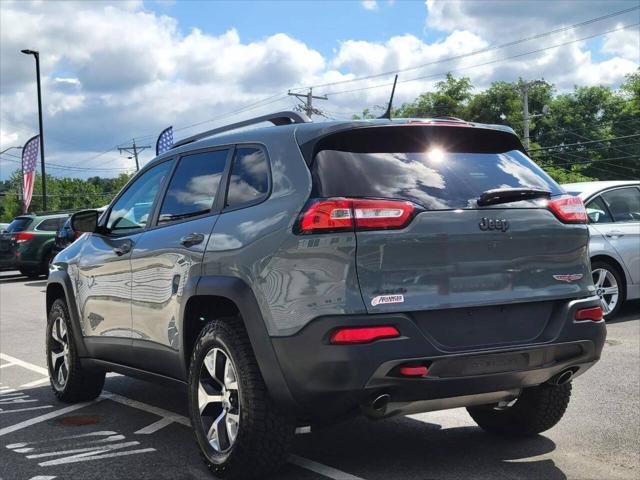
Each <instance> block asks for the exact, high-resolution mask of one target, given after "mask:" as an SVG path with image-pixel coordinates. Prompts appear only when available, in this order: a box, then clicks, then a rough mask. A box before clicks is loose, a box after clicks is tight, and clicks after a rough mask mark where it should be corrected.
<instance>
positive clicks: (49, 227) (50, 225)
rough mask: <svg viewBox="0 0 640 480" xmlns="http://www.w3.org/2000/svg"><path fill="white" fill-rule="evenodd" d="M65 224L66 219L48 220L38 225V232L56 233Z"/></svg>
mask: <svg viewBox="0 0 640 480" xmlns="http://www.w3.org/2000/svg"><path fill="white" fill-rule="evenodd" d="M64 222H65V218H47V219H46V220H43V221H42V222H40V223H39V224H38V226H37V227H36V230H39V231H41V232H56V231H58V229H59V228H60V227H61V226H62V225H63V224H64Z"/></svg>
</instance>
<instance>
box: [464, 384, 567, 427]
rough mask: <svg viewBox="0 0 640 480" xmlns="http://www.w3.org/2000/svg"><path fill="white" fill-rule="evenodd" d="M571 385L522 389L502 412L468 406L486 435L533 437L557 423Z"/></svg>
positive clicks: (485, 407)
mask: <svg viewBox="0 0 640 480" xmlns="http://www.w3.org/2000/svg"><path fill="white" fill-rule="evenodd" d="M570 398H571V383H565V384H564V385H547V384H545V385H540V386H538V387H531V388H525V389H524V390H523V391H522V393H521V394H520V397H518V400H517V401H516V403H515V404H513V405H512V406H511V407H508V408H506V409H504V410H496V409H495V408H494V406H493V405H482V406H479V407H469V408H467V411H468V412H469V415H471V418H473V420H474V421H475V422H476V423H477V424H478V426H479V427H480V428H482V429H484V430H486V431H488V432H493V433H499V434H506V435H515V436H533V435H537V434H539V433H541V432H544V431H546V430H549V429H550V428H551V427H553V426H554V425H555V424H556V423H558V422H559V421H560V419H561V418H562V416H563V415H564V412H565V411H566V410H567V406H568V405H569V399H570Z"/></svg>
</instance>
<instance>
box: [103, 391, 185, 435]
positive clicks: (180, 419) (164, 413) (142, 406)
mask: <svg viewBox="0 0 640 480" xmlns="http://www.w3.org/2000/svg"><path fill="white" fill-rule="evenodd" d="M102 397H103V398H108V399H109V400H113V401H114V402H118V403H121V404H123V405H127V406H129V407H133V408H137V409H138V410H143V411H145V412H147V413H153V414H154V415H158V416H159V417H163V418H167V419H170V420H171V421H172V422H176V423H179V424H181V425H185V426H187V427H191V421H190V420H189V419H188V418H187V417H185V416H184V415H180V414H178V413H173V412H170V411H169V410H165V409H164V408H160V407H156V406H154V405H149V404H148V403H144V402H139V401H138V400H133V399H131V398H128V397H123V396H122V395H118V394H117V393H112V392H107V391H105V392H104V393H103V394H102ZM167 425H168V424H167Z"/></svg>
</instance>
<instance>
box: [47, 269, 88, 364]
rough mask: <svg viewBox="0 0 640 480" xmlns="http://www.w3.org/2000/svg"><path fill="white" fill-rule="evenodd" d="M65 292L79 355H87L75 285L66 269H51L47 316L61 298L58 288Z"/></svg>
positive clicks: (48, 284)
mask: <svg viewBox="0 0 640 480" xmlns="http://www.w3.org/2000/svg"><path fill="white" fill-rule="evenodd" d="M60 288H61V289H62V291H63V292H64V300H65V301H66V303H67V310H68V311H69V319H70V321H71V324H72V331H73V340H74V343H75V346H76V351H77V352H78V356H80V357H86V356H88V354H87V348H86V346H85V343H84V336H83V335H82V327H81V325H80V314H79V310H78V305H77V303H76V298H75V295H74V293H73V287H72V284H71V278H70V277H69V274H68V273H67V272H65V271H64V270H60V269H56V270H51V271H49V279H48V281H47V301H46V312H45V314H46V317H45V318H48V317H49V310H50V309H51V305H52V304H53V302H54V301H55V300H56V299H57V298H59V295H57V292H56V290H60Z"/></svg>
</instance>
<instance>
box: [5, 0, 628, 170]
mask: <svg viewBox="0 0 640 480" xmlns="http://www.w3.org/2000/svg"><path fill="white" fill-rule="evenodd" d="M638 5H639V2H638V1H637V0H629V1H626V0H609V1H589V0H577V1H495V2H492V1H471V0H467V1H454V0H448V1H443V0H427V1H426V2H424V1H422V0H421V1H408V0H396V1H390V0H379V1H371V0H369V1H347V0H340V1H337V0H336V1H322V2H315V1H300V2H293V1H258V2H253V1H234V2H196V1H167V0H158V1H145V2H142V1H113V2H90V1H84V2H78V3H76V2H70V1H69V2H65V1H55V2H46V1H34V2H29V1H15V2H12V1H9V0H3V1H2V2H0V36H1V37H0V58H1V61H0V150H4V149H5V148H7V147H10V146H14V145H22V144H23V143H24V142H25V141H26V140H27V139H28V138H29V137H30V136H32V135H33V134H35V133H37V125H38V124H37V103H36V96H35V93H36V85H35V73H34V61H33V58H32V57H27V56H25V55H23V54H21V53H20V50H21V49H23V48H30V49H34V50H39V51H40V53H41V68H42V82H43V85H42V88H43V103H44V115H45V117H44V128H45V142H46V145H45V147H46V158H47V162H51V163H52V165H51V167H50V169H49V170H48V172H50V173H52V174H53V175H56V176H63V175H71V176H81V177H86V176H88V175H95V174H100V175H105V176H111V175H114V174H117V173H118V172H120V171H125V170H124V169H127V168H128V169H131V167H132V165H133V161H132V160H130V159H127V158H126V157H125V156H121V155H119V153H118V151H117V148H116V147H117V146H118V145H123V144H125V143H126V142H131V139H132V138H133V137H135V138H136V141H137V143H138V144H142V145H154V144H155V137H156V136H157V134H158V133H159V132H160V131H161V130H162V129H163V128H164V127H166V126H168V125H173V126H174V128H175V129H176V132H175V137H176V138H177V139H179V138H181V137H183V136H187V135H189V134H193V133H196V132H197V131H200V130H204V129H207V128H212V127H214V126H216V125H218V124H222V123H225V122H226V123H228V122H231V121H239V120H242V119H243V118H247V117H249V116H253V115H259V114H262V113H267V112H269V111H275V110H282V109H289V108H292V107H293V106H294V105H295V104H296V100H295V98H294V97H290V96H287V95H286V93H287V91H288V90H289V89H302V88H303V87H306V86H315V88H314V93H317V94H327V95H328V96H329V100H328V101H323V102H318V107H320V108H322V109H323V110H324V111H325V112H326V115H327V116H329V117H334V118H346V117H350V116H351V114H353V113H355V112H359V111H361V110H362V108H364V107H366V106H371V105H375V104H381V103H384V102H385V101H386V99H387V97H388V95H389V90H390V87H389V86H388V84H389V82H390V81H392V78H393V77H392V75H387V76H384V75H382V76H380V75H379V74H381V73H386V72H392V71H395V70H405V71H403V72H402V73H401V74H400V82H401V83H400V84H399V86H398V89H397V92H396V96H397V102H399V103H400V102H403V101H409V100H412V99H413V98H415V97H416V96H417V95H418V94H419V93H420V92H422V91H424V90H426V89H428V88H430V87H431V86H432V85H433V83H434V82H436V81H438V80H440V79H441V78H442V77H443V76H444V74H445V73H446V72H447V71H452V72H454V73H455V74H456V75H466V76H469V77H470V78H471V79H472V81H473V84H474V85H475V87H476V88H477V89H482V88H484V87H486V86H488V85H489V84H490V83H491V82H492V81H496V80H509V81H512V80H516V79H517V78H518V77H523V78H526V79H534V78H542V77H544V78H545V79H546V80H548V81H550V82H552V83H554V84H555V85H556V87H557V89H558V90H559V91H563V90H568V89H571V88H572V86H573V85H575V84H579V85H609V86H612V87H614V88H615V87H617V86H618V85H619V84H620V82H621V81H622V80H623V78H624V75H625V74H627V73H630V72H633V71H634V70H635V69H636V68H637V67H638V64H639V62H640V58H639V56H640V52H639V48H640V47H639V43H640V38H639V36H640V30H639V28H640V27H639V26H638V25H637V24H638V22H640V13H639V12H640V11H639V10H638V9H635V10H632V11H629V12H626V13H624V14H619V15H612V16H609V17H608V18H605V19H601V20H598V21H594V22H588V21H589V20H591V19H595V18H597V17H602V16H605V15H609V14H613V13H615V12H618V11H621V10H625V9H631V8H634V7H638ZM585 22H587V23H586V24H584V25H582V26H579V27H576V28H567V27H571V26H572V25H575V24H579V23H585ZM625 26H629V27H626V28H624V27H625ZM548 32H551V33H549V34H547V33H548ZM606 32H608V33H606ZM531 37H536V38H531ZM522 39H528V40H526V41H519V40H522ZM509 43H511V45H507V46H504V45H505V44H509ZM494 47H498V48H494ZM476 52H479V53H476ZM530 52H534V53H530ZM452 57H455V58H453V59H452ZM508 57H515V58H508ZM372 75H378V76H375V77H373V78H368V79H360V80H358V79H359V78H361V77H370V76H372ZM194 124H197V125H194ZM151 151H152V149H149V150H146V151H145V152H144V153H143V154H142V156H141V158H142V163H143V164H144V163H145V162H146V161H148V160H150V159H151V158H152V156H153V154H152V153H151ZM8 153H9V154H12V155H16V154H19V151H17V150H11V151H9V152H8ZM1 158H2V159H1V160H0V179H5V178H7V176H8V175H10V174H11V172H12V171H13V170H14V169H15V168H17V167H18V166H19V164H18V163H16V161H17V160H18V158H16V157H12V156H7V154H4V155H2V157H1ZM63 166H66V167H67V168H63Z"/></svg>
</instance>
